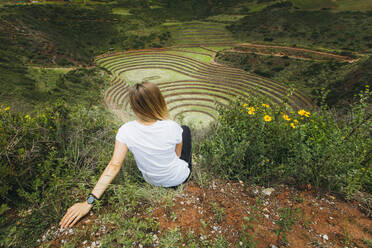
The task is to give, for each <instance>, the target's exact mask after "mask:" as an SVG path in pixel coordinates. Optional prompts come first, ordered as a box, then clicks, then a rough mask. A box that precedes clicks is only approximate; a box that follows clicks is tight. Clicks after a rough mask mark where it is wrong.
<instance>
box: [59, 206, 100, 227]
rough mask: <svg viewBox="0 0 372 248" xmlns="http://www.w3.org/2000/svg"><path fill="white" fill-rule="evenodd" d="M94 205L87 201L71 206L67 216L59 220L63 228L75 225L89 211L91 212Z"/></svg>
mask: <svg viewBox="0 0 372 248" xmlns="http://www.w3.org/2000/svg"><path fill="white" fill-rule="evenodd" d="M92 207H93V205H92V204H89V203H87V202H86V201H85V202H79V203H75V204H74V205H72V207H70V208H69V209H68V210H67V212H66V214H65V216H63V218H62V220H61V221H60V222H59V224H60V225H61V227H62V228H65V227H73V226H74V225H75V223H76V222H78V220H80V219H81V218H82V217H84V216H85V215H86V214H87V213H89V211H90V209H91V208H92Z"/></svg>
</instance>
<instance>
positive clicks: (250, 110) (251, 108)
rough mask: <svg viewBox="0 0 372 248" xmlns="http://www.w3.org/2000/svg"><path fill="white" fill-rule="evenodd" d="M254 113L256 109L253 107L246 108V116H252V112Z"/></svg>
mask: <svg viewBox="0 0 372 248" xmlns="http://www.w3.org/2000/svg"><path fill="white" fill-rule="evenodd" d="M255 111H256V109H255V108H254V107H249V108H248V114H249V115H254V112H255Z"/></svg>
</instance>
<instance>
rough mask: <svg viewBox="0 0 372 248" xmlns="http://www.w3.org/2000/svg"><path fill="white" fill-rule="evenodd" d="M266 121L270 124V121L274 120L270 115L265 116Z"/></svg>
mask: <svg viewBox="0 0 372 248" xmlns="http://www.w3.org/2000/svg"><path fill="white" fill-rule="evenodd" d="M264 119H265V121H266V122H269V121H271V120H272V119H273V118H271V116H269V115H265V116H264Z"/></svg>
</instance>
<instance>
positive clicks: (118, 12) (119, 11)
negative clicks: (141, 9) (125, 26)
mask: <svg viewBox="0 0 372 248" xmlns="http://www.w3.org/2000/svg"><path fill="white" fill-rule="evenodd" d="M112 13H114V14H116V15H124V16H128V15H131V14H130V13H129V9H124V8H113V9H112Z"/></svg>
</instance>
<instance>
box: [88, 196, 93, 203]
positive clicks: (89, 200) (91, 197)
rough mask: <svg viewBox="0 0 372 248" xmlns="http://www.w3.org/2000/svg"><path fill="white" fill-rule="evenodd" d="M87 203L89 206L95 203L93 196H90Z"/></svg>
mask: <svg viewBox="0 0 372 248" xmlns="http://www.w3.org/2000/svg"><path fill="white" fill-rule="evenodd" d="M87 202H88V203H89V204H92V203H93V202H94V197H93V196H89V197H88V200H87Z"/></svg>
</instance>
